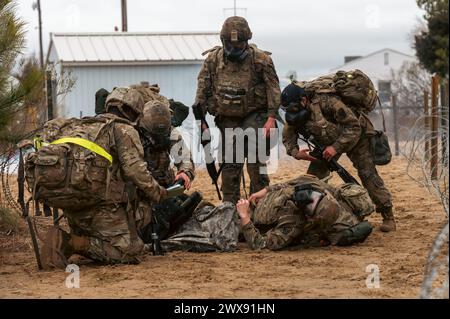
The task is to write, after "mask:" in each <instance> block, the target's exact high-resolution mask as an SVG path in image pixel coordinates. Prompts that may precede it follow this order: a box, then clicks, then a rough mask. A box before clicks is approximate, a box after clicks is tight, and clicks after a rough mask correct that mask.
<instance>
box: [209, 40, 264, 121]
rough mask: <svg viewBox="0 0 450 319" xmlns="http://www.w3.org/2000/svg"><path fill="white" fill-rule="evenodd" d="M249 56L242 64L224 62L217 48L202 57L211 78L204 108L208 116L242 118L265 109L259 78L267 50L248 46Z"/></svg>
mask: <svg viewBox="0 0 450 319" xmlns="http://www.w3.org/2000/svg"><path fill="white" fill-rule="evenodd" d="M249 51H250V52H249V53H250V54H249V56H248V57H247V58H246V59H245V60H244V61H243V62H242V63H231V62H227V61H226V60H225V58H224V56H223V49H222V48H221V47H216V48H213V49H212V50H210V51H207V52H210V54H211V55H212V57H211V58H210V57H208V59H207V60H206V62H205V63H206V64H207V68H208V71H209V73H210V76H211V78H210V79H208V81H209V82H210V83H209V88H210V91H211V92H210V95H211V98H210V99H209V101H208V102H209V103H208V111H209V113H211V114H212V115H214V116H216V115H220V116H226V117H238V118H243V117H245V116H246V115H248V114H250V113H252V112H254V111H257V110H265V109H267V93H266V85H265V83H264V79H263V74H262V72H263V65H262V63H263V61H264V60H263V59H264V58H265V56H266V55H267V54H269V53H268V52H265V51H262V50H259V49H258V48H257V47H256V45H253V44H251V45H249Z"/></svg>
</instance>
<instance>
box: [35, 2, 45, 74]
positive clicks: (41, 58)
mask: <svg viewBox="0 0 450 319" xmlns="http://www.w3.org/2000/svg"><path fill="white" fill-rule="evenodd" d="M32 7H33V10H36V9H37V11H38V29H39V62H40V63H41V69H42V70H44V50H43V45H42V13H41V0H37V2H34V3H33V6H32Z"/></svg>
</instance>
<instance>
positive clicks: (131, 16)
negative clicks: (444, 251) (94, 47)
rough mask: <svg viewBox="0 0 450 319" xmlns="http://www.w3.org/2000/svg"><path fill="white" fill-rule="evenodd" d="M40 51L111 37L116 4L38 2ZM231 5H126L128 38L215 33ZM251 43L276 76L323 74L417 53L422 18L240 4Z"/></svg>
mask: <svg viewBox="0 0 450 319" xmlns="http://www.w3.org/2000/svg"><path fill="white" fill-rule="evenodd" d="M17 2H18V5H19V14H20V15H21V16H22V17H23V19H24V20H25V21H26V22H27V23H28V26H27V28H28V33H27V40H28V48H27V50H28V52H33V51H34V52H36V53H37V52H38V50H39V46H38V31H37V26H38V19H37V11H33V9H32V3H33V2H35V0H18V1H17ZM41 5H42V19H43V34H44V50H45V52H46V51H47V48H48V42H49V33H50V32H112V31H114V26H118V27H119V28H120V25H121V21H120V16H121V15H120V0H95V1H94V0H41ZM232 6H233V0H164V1H161V0H159V1H154V0H128V31H130V32H133V31H151V32H158V31H217V32H218V31H219V30H220V28H221V25H222V23H223V20H224V19H225V18H226V17H227V16H229V15H230V13H231V11H224V8H230V7H232ZM237 7H238V8H245V11H243V10H239V9H238V14H239V15H243V16H244V17H246V18H247V20H248V21H249V24H250V27H251V29H252V32H253V39H252V40H251V42H254V43H256V44H257V45H258V47H259V48H261V49H264V50H267V51H271V52H272V53H273V55H272V58H273V60H274V63H275V66H276V68H277V71H278V74H279V76H280V77H283V76H284V75H285V74H286V73H287V71H288V70H295V71H296V72H297V73H298V76H299V78H308V77H310V76H312V75H317V74H320V73H326V72H327V71H328V70H329V69H331V68H333V67H336V66H339V65H341V64H342V63H343V60H344V56H345V55H366V54H369V53H371V52H374V51H377V50H380V49H383V48H392V49H395V50H399V51H402V52H405V53H409V54H414V51H413V50H412V48H411V45H410V40H409V35H410V32H411V30H412V29H413V28H414V27H415V26H416V25H417V24H418V20H419V19H420V18H422V16H423V12H422V11H421V10H420V9H419V8H418V7H417V5H416V1H415V0H395V1H394V0H308V1H306V0H297V1H294V0H237Z"/></svg>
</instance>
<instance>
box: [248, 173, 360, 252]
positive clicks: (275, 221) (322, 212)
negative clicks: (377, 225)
mask: <svg viewBox="0 0 450 319" xmlns="http://www.w3.org/2000/svg"><path fill="white" fill-rule="evenodd" d="M304 184H313V185H315V186H316V187H317V188H318V189H321V192H323V194H324V198H323V199H322V200H321V201H320V204H318V206H317V209H316V211H315V212H314V215H312V216H308V215H307V214H306V213H305V212H304V211H302V210H301V209H300V208H298V207H297V205H296V204H295V202H294V200H293V195H294V192H295V190H294V189H295V186H297V185H304ZM267 190H268V193H267V195H266V196H265V197H264V198H262V199H261V200H260V201H259V202H258V203H257V205H256V207H255V208H253V209H252V210H251V221H250V222H249V223H248V224H246V225H244V226H243V227H242V232H243V234H244V237H245V239H246V241H247V243H248V245H249V246H250V248H252V249H263V248H268V249H271V250H280V249H283V248H285V247H288V246H292V245H296V244H299V243H301V241H302V240H303V239H305V238H308V237H311V238H312V237H314V236H317V237H318V238H321V239H326V240H328V241H329V242H330V243H331V244H333V245H335V244H336V243H337V242H338V241H339V239H340V237H341V235H342V232H343V231H345V230H347V229H349V228H351V227H353V226H355V225H358V224H359V223H360V220H359V219H358V218H357V216H356V215H354V214H353V213H352V210H351V209H350V207H349V206H348V205H346V204H345V203H344V202H341V201H338V200H337V199H336V198H335V193H336V189H335V188H334V187H332V186H330V185H328V184H327V183H324V182H322V181H320V180H319V179H317V178H316V177H315V176H308V175H304V176H301V177H298V178H296V179H293V180H291V181H289V182H287V183H281V184H277V185H272V186H268V187H267Z"/></svg>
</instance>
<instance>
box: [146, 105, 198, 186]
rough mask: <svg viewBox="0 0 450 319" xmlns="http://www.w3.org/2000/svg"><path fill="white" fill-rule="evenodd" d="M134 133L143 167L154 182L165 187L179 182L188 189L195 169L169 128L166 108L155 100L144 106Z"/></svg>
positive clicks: (169, 123) (175, 131) (190, 158)
mask: <svg viewBox="0 0 450 319" xmlns="http://www.w3.org/2000/svg"><path fill="white" fill-rule="evenodd" d="M138 130H139V135H140V137H141V141H142V144H143V147H144V159H145V161H146V162H147V168H148V170H149V171H150V172H151V173H152V176H153V177H154V178H155V179H156V180H157V181H158V183H159V184H160V185H161V186H164V187H168V186H170V185H172V184H173V183H174V182H175V181H177V180H182V181H183V183H184V187H185V188H186V189H189V188H190V187H191V183H192V181H193V179H194V177H195V167H194V163H193V161H192V156H191V152H190V151H189V149H188V148H187V146H186V144H185V143H184V141H183V137H182V135H181V134H180V133H179V132H178V131H177V130H176V129H175V128H172V124H171V114H170V109H169V107H168V106H167V105H165V104H164V103H162V102H161V101H158V100H153V101H150V102H148V103H146V104H145V106H144V110H143V112H142V116H141V117H140V119H139V120H138ZM170 156H172V157H173V159H174V165H175V167H176V169H177V172H176V174H175V172H174V170H173V169H172V168H171V167H170V164H171V160H170Z"/></svg>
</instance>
